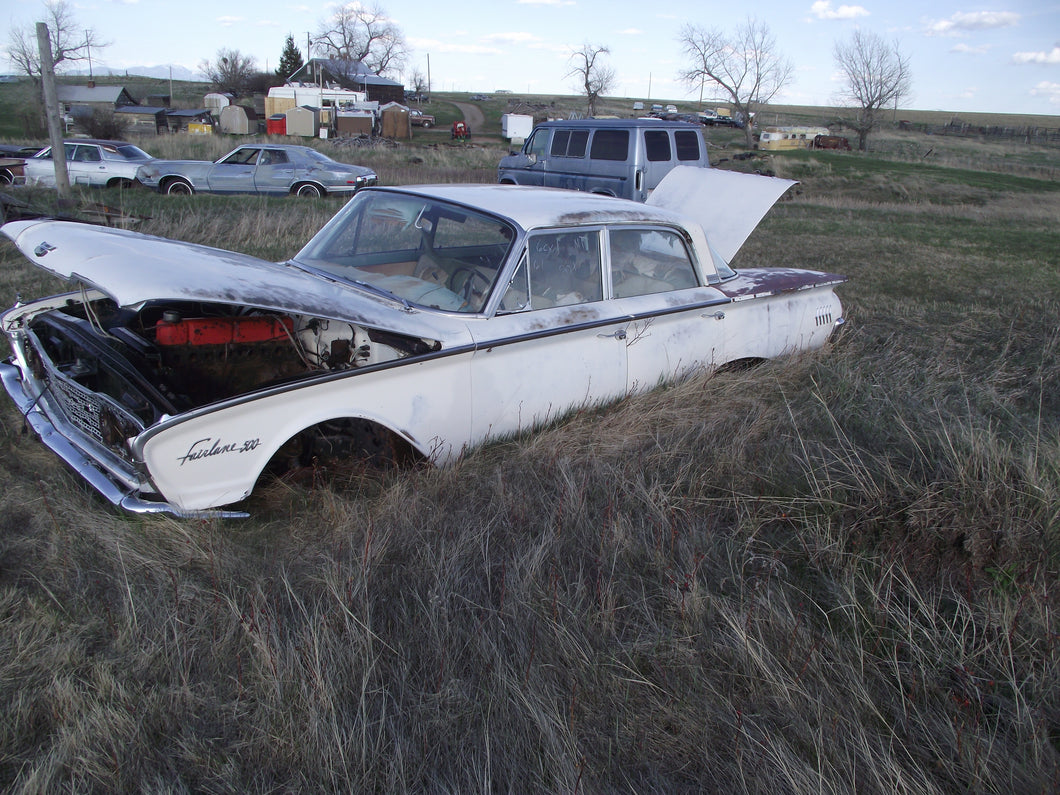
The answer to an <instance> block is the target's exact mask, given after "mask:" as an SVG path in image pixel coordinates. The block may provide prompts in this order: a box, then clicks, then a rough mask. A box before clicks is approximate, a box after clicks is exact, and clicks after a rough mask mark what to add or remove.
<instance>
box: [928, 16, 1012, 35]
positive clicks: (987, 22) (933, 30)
mask: <svg viewBox="0 0 1060 795" xmlns="http://www.w3.org/2000/svg"><path fill="white" fill-rule="evenodd" d="M1019 21H1020V15H1019V14H1015V13H1013V12H1011V11H970V12H964V11H960V12H958V13H956V14H954V15H953V16H951V17H950V18H949V19H937V20H934V21H930V20H929V21H928V24H927V31H926V32H927V35H929V36H963V35H964V34H966V33H969V32H972V31H976V30H996V29H998V28H1011V27H1013V26H1015V25H1017V24H1019Z"/></svg>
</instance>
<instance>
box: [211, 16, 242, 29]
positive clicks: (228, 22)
mask: <svg viewBox="0 0 1060 795" xmlns="http://www.w3.org/2000/svg"><path fill="white" fill-rule="evenodd" d="M243 20H244V18H243V17H217V19H216V22H217V23H218V24H219V25H220V26H221V27H224V28H230V27H232V25H238V24H239V23H240V22H242V21H243Z"/></svg>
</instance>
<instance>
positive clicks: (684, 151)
mask: <svg viewBox="0 0 1060 795" xmlns="http://www.w3.org/2000/svg"><path fill="white" fill-rule="evenodd" d="M674 143H676V144H677V159H678V160H699V158H700V154H699V135H697V134H696V133H694V132H692V131H690V130H678V131H677V132H675V133H674Z"/></svg>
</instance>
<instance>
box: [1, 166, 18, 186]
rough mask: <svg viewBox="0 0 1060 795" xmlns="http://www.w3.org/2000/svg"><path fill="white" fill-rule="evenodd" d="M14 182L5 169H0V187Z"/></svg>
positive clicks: (10, 174)
mask: <svg viewBox="0 0 1060 795" xmlns="http://www.w3.org/2000/svg"><path fill="white" fill-rule="evenodd" d="M14 181H15V177H14V175H12V173H11V172H10V171H8V170H7V169H6V168H0V185H10V184H12V183H13V182H14Z"/></svg>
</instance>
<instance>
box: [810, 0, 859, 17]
mask: <svg viewBox="0 0 1060 795" xmlns="http://www.w3.org/2000/svg"><path fill="white" fill-rule="evenodd" d="M810 13H811V14H813V15H814V16H815V17H817V18H818V19H857V18H858V17H867V16H868V15H869V12H868V9H866V8H864V7H863V6H839V8H832V0H817V2H816V3H814V4H813V5H812V6H810Z"/></svg>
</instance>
